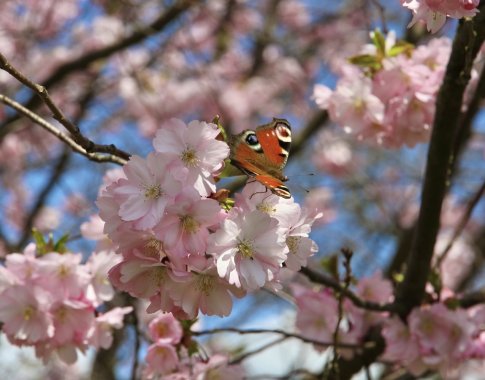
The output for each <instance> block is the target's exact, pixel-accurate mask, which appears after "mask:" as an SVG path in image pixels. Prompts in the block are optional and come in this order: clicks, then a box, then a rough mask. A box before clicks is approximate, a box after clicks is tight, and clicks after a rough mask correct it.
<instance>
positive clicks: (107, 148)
mask: <svg viewBox="0 0 485 380" xmlns="http://www.w3.org/2000/svg"><path fill="white" fill-rule="evenodd" d="M0 69H3V70H5V71H6V72H8V73H9V74H10V75H12V76H13V77H14V78H15V79H17V80H18V81H19V82H21V83H22V84H24V85H25V86H27V87H29V88H30V89H31V90H33V91H34V93H36V94H37V95H38V96H39V97H40V98H41V99H42V101H43V102H44V103H45V105H46V106H47V108H49V110H50V111H51V112H52V115H53V117H54V119H56V120H57V121H58V122H59V123H61V124H62V125H63V126H64V127H65V128H66V129H67V130H68V131H69V133H71V135H72V137H73V140H74V141H75V142H76V143H77V144H79V145H80V146H82V147H83V148H84V149H85V150H86V152H88V153H95V152H97V153H109V154H112V155H114V156H118V157H120V158H122V159H124V160H128V159H129V158H130V154H129V153H126V152H124V151H122V150H120V149H118V148H116V146H114V145H113V144H111V145H100V144H95V143H94V142H92V141H91V140H89V139H88V138H87V137H85V136H84V135H83V134H82V133H81V131H80V130H79V127H78V126H77V125H74V123H72V122H71V120H69V119H68V118H67V117H66V116H65V115H64V113H63V112H62V111H61V110H60V109H59V107H57V105H56V104H55V103H54V101H53V100H52V98H51V97H50V96H49V93H48V92H47V88H45V87H44V86H41V85H40V84H37V83H34V82H32V81H31V80H30V79H29V78H27V77H26V76H25V75H23V74H22V73H21V72H20V71H18V70H17V69H16V68H15V67H13V66H12V65H11V64H10V62H8V60H7V58H5V56H4V55H2V54H1V53H0Z"/></svg>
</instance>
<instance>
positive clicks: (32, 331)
mask: <svg viewBox="0 0 485 380" xmlns="http://www.w3.org/2000/svg"><path fill="white" fill-rule="evenodd" d="M81 259H82V256H81V254H74V253H72V252H63V253H59V252H46V253H43V254H41V253H40V252H38V249H37V247H36V245H35V244H33V243H31V244H29V245H28V246H27V247H26V248H25V250H24V252H23V253H11V254H9V255H8V256H7V257H6V260H5V266H2V267H0V321H1V322H2V324H3V326H2V331H3V332H4V333H5V334H6V336H7V337H8V339H9V341H10V342H11V343H12V344H14V345H17V346H30V347H34V348H35V353H36V355H37V357H39V358H42V359H44V360H47V359H49V358H50V357H51V356H52V355H53V354H56V355H57V356H58V357H59V358H60V359H61V360H62V361H64V362H66V363H69V364H72V363H74V362H75V361H76V359H77V351H81V352H85V350H86V349H87V348H88V346H92V347H96V348H105V349H107V348H109V347H110V346H111V344H112V340H113V337H112V329H113V328H116V329H120V328H121V327H122V326H123V317H124V315H125V314H128V313H130V312H131V310H132V308H131V307H124V308H120V307H116V308H113V309H111V310H109V311H107V312H105V313H102V312H100V311H98V310H97V309H98V308H99V307H100V306H101V305H102V304H103V302H106V301H109V300H111V299H112V298H113V295H114V289H113V288H112V287H111V285H110V284H109V282H108V280H107V276H108V269H109V268H110V266H111V265H112V264H113V262H116V261H117V260H118V257H117V256H116V255H115V254H114V252H110V251H100V252H95V253H93V254H92V255H91V256H90V258H89V260H88V261H87V262H86V263H85V264H82V263H81Z"/></svg>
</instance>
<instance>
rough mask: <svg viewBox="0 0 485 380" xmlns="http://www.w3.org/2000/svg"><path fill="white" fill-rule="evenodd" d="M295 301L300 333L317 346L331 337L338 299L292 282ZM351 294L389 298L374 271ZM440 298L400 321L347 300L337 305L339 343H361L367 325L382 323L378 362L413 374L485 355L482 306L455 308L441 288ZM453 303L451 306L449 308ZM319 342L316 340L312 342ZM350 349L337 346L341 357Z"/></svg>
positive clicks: (450, 369)
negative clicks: (382, 348)
mask: <svg viewBox="0 0 485 380" xmlns="http://www.w3.org/2000/svg"><path fill="white" fill-rule="evenodd" d="M293 291H294V294H295V300H296V305H297V319H296V327H297V328H298V329H299V331H300V332H301V334H302V335H303V336H304V337H307V338H309V339H312V340H313V341H315V342H316V343H315V348H317V349H322V348H326V347H328V346H329V345H331V344H332V342H334V340H335V331H336V330H337V324H338V323H339V322H338V321H339V301H338V300H337V299H336V297H335V294H334V293H333V292H332V291H330V290H329V289H327V288H323V289H320V290H316V289H308V288H304V287H301V286H294V287H293ZM355 294H356V295H357V296H358V297H359V298H361V299H362V300H365V301H371V302H374V303H378V304H385V303H389V302H391V301H392V294H393V288H392V285H391V282H390V281H389V280H386V279H384V278H382V275H381V273H380V272H376V273H375V274H374V275H373V276H371V277H367V278H363V279H361V280H360V281H359V282H358V283H357V286H356V289H355ZM442 295H443V296H442V301H440V302H436V303H433V304H428V305H423V306H421V307H417V308H415V309H414V310H413V311H412V312H411V313H410V314H409V316H408V318H407V320H406V322H403V321H402V320H401V319H400V318H399V317H398V316H391V315H389V313H387V312H386V313H383V312H374V311H368V310H365V309H363V308H359V307H356V306H355V305H354V304H353V303H352V302H351V301H350V300H348V299H344V300H343V303H342V318H341V321H340V324H339V325H338V334H337V339H338V342H339V343H340V344H347V345H348V344H351V345H355V346H356V347H359V346H361V345H362V344H363V343H364V340H365V338H366V336H367V333H368V331H369V329H370V328H371V327H377V326H382V335H383V337H384V339H385V341H386V350H385V352H384V354H383V355H382V356H381V360H382V361H384V362H390V363H392V364H395V365H396V366H397V367H404V368H406V369H407V370H409V371H410V372H411V373H412V374H413V375H415V376H419V375H421V374H423V373H424V372H426V371H429V370H432V371H438V372H440V373H441V374H442V375H443V376H444V377H445V378H449V376H450V375H451V374H452V373H455V374H456V372H457V371H459V369H460V366H461V365H463V364H465V363H467V362H468V361H469V360H472V359H484V358H485V307H484V306H483V305H480V306H476V307H473V308H471V309H468V310H466V309H463V308H459V307H457V303H456V296H455V295H454V294H453V292H452V291H451V290H445V291H443V292H442ZM453 305H454V306H453ZM318 342H322V344H318ZM354 352H355V350H353V349H352V348H339V353H340V354H341V355H342V356H344V357H345V358H347V359H350V358H352V356H353V355H354Z"/></svg>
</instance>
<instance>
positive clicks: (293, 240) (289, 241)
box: [286, 236, 301, 254]
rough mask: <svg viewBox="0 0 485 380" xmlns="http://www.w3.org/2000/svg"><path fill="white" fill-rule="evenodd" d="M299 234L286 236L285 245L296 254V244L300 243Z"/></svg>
mask: <svg viewBox="0 0 485 380" xmlns="http://www.w3.org/2000/svg"><path fill="white" fill-rule="evenodd" d="M300 239H301V237H300V236H288V237H287V238H286V245H287V246H288V249H289V250H290V253H293V254H296V252H297V251H298V244H300Z"/></svg>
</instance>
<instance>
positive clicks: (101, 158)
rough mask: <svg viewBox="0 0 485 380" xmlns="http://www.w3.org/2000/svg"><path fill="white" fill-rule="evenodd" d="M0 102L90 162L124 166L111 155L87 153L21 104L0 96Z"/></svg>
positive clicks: (122, 160)
mask: <svg viewBox="0 0 485 380" xmlns="http://www.w3.org/2000/svg"><path fill="white" fill-rule="evenodd" d="M0 102H2V103H4V104H6V105H8V106H9V107H11V108H13V109H15V110H16V111H18V112H20V113H21V114H23V115H24V116H26V117H28V118H29V119H30V120H32V121H33V122H34V123H36V124H38V125H40V126H41V127H42V128H44V129H45V130H47V131H48V132H49V133H51V134H53V135H54V136H56V137H57V138H58V139H59V140H61V141H63V142H65V143H66V144H67V145H69V146H70V147H71V148H72V149H73V150H74V151H75V152H77V153H79V154H82V155H83V156H85V157H87V158H88V159H89V160H91V161H95V162H112V163H115V164H118V165H124V164H125V163H126V160H125V159H123V158H121V157H119V156H116V155H113V154H104V153H92V152H88V151H87V150H86V149H85V148H84V147H82V146H81V145H79V144H78V143H76V142H75V141H74V140H73V139H72V138H71V137H70V136H68V135H66V134H65V133H63V132H61V131H60V130H59V129H57V128H56V127H55V126H54V125H52V124H51V123H49V122H48V121H46V120H45V119H43V118H42V117H40V116H39V115H37V114H36V113H35V112H32V111H31V110H29V109H27V108H25V107H24V106H23V105H22V104H20V103H18V102H16V101H15V100H13V99H11V98H9V97H8V96H5V95H3V94H0Z"/></svg>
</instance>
